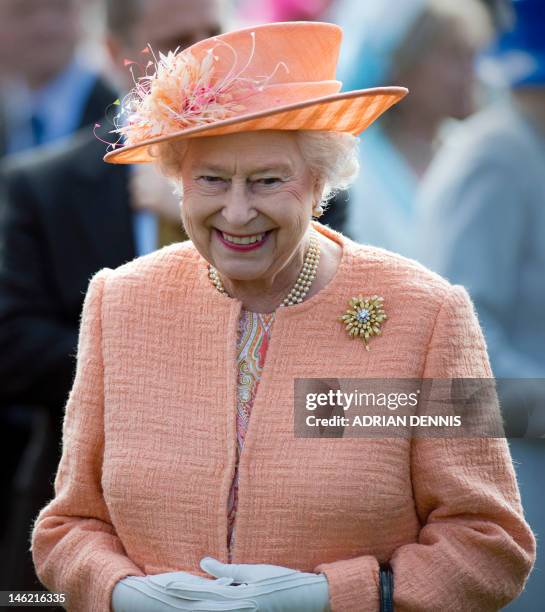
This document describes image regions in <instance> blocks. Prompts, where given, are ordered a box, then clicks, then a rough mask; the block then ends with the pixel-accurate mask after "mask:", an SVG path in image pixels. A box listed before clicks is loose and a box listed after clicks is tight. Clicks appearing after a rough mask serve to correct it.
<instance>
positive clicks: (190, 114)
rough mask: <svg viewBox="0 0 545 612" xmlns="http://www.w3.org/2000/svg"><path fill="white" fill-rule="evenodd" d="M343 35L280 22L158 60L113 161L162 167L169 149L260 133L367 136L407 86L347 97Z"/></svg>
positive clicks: (132, 102) (139, 83) (135, 97)
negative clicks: (341, 61) (155, 149)
mask: <svg viewBox="0 0 545 612" xmlns="http://www.w3.org/2000/svg"><path fill="white" fill-rule="evenodd" d="M341 38H342V30H341V28H340V27H339V26H336V25H334V24H331V23H321V22H320V23H318V22H307V21H302V22H289V23H270V24H266V25H260V26H256V27H252V28H244V29H242V30H236V31H234V32H228V33H226V34H222V35H220V36H214V37H213V38H207V39H206V40H202V41H200V42H198V43H196V44H195V45H192V46H191V47H188V48H187V49H185V50H183V51H179V52H178V50H176V51H171V52H169V53H168V54H166V55H164V54H159V56H158V57H157V56H156V55H155V54H154V52H153V50H152V49H151V48H147V49H146V51H147V53H148V59H149V61H148V65H147V66H146V67H145V69H144V74H143V75H142V76H140V77H138V78H136V77H135V87H134V89H133V90H132V91H131V92H130V93H129V94H128V95H127V96H125V98H124V99H123V100H121V101H120V102H119V103H118V104H119V113H118V115H117V117H116V120H115V126H116V129H115V130H113V133H116V134H117V135H118V137H119V141H121V140H123V141H124V144H123V145H121V144H120V142H118V143H115V144H111V145H110V146H111V147H112V150H111V151H110V152H108V153H107V154H106V155H105V157H104V160H105V161H107V162H110V163H114V164H132V163H144V162H151V161H154V158H153V157H152V155H151V153H150V145H153V144H156V143H159V142H163V141H166V140H180V139H185V138H197V137H202V136H218V135H223V134H232V133H234V132H242V131H256V130H326V131H336V132H347V133H350V134H354V135H356V134H359V133H361V132H362V131H363V130H365V129H366V128H367V127H368V126H369V125H370V124H371V123H373V121H375V120H376V119H377V118H378V117H380V115H382V113H384V112H385V111H386V110H387V109H388V108H390V107H391V106H393V105H394V104H396V103H397V102H399V101H400V100H401V99H402V98H403V97H404V96H405V95H407V93H408V90H407V89H406V88H405V87H375V88H371V89H361V90H357V91H347V92H341V93H340V89H341V86H342V83H340V82H339V81H337V80H335V69H336V65H337V59H338V55H339V47H340V43H341Z"/></svg>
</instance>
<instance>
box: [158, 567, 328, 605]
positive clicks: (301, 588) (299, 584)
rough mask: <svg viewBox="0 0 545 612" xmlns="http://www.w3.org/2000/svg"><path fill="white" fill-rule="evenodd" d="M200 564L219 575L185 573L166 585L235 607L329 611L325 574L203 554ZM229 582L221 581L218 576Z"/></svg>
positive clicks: (183, 594)
mask: <svg viewBox="0 0 545 612" xmlns="http://www.w3.org/2000/svg"><path fill="white" fill-rule="evenodd" d="M200 566H201V568H202V569H203V570H204V571H205V572H208V573H209V574H211V575H212V576H215V577H217V578H218V580H216V581H213V582H209V583H208V584H205V583H202V582H188V581H187V580H185V578H184V577H181V578H180V579H177V580H175V581H173V582H172V583H171V584H170V585H169V588H168V590H169V592H170V593H172V594H174V593H176V594H177V595H179V596H180V597H182V598H185V599H189V600H191V599H194V600H195V599H198V598H202V599H214V600H216V601H218V602H228V601H232V602H234V603H236V604H237V606H238V607H237V608H236V609H238V610H243V609H244V608H243V607H242V606H243V605H247V603H248V602H251V603H253V604H254V605H255V606H256V610H259V612H293V610H298V611H300V612H330V611H331V608H330V606H329V589H328V583H327V578H326V577H325V575H324V574H314V573H306V572H300V571H297V570H293V569H290V568H287V567H282V566H279V565H267V564H255V565H252V564H225V563H220V562H219V561H218V560H216V559H214V558H212V557H204V558H203V559H201V562H200ZM222 578H224V579H229V580H230V582H227V583H222V582H220V581H221V579H222Z"/></svg>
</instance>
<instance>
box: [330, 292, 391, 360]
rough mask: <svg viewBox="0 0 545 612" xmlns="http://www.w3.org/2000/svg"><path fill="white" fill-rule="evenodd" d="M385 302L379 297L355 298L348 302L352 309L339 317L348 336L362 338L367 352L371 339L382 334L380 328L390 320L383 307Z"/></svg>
mask: <svg viewBox="0 0 545 612" xmlns="http://www.w3.org/2000/svg"><path fill="white" fill-rule="evenodd" d="M383 301H384V298H383V297H380V296H379V295H373V296H372V297H362V296H361V295H360V296H358V297H353V298H352V299H350V300H348V305H349V306H350V308H348V310H347V311H346V313H345V314H343V315H342V316H340V317H339V321H340V322H341V323H343V324H344V325H345V328H346V331H347V332H348V335H349V336H350V337H352V338H361V339H362V340H363V342H364V344H365V348H366V349H367V350H369V346H368V343H369V339H370V338H371V337H372V336H379V335H380V334H381V333H382V332H381V329H380V326H381V325H382V322H383V321H385V320H386V319H387V318H388V317H387V316H386V313H385V312H384V308H383V307H382V302H383Z"/></svg>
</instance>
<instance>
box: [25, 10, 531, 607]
mask: <svg viewBox="0 0 545 612" xmlns="http://www.w3.org/2000/svg"><path fill="white" fill-rule="evenodd" d="M340 38H341V32H340V29H339V28H338V27H336V26H333V25H330V24H325V23H321V24H319V23H303V22H301V23H292V24H283V23H276V24H271V25H266V26H259V27H256V28H254V29H245V30H240V31H237V32H232V33H229V34H225V35H222V36H218V37H216V38H214V39H209V40H206V41H203V42H201V43H198V44H196V45H194V46H193V47H191V48H189V50H186V51H185V52H182V53H176V52H173V53H171V54H169V55H167V56H160V57H159V58H158V59H156V58H155V57H154V61H152V62H151V63H152V64H155V71H154V73H153V74H151V75H147V76H144V77H143V78H142V79H140V80H138V81H137V86H136V88H135V91H134V92H133V94H132V96H130V97H129V98H128V99H126V100H124V101H123V102H122V111H121V119H122V121H121V122H120V124H119V132H120V133H121V134H122V135H123V136H124V138H125V141H126V144H125V146H123V147H114V149H113V151H111V152H110V153H108V154H107V156H106V160H107V161H109V162H114V163H132V162H150V161H154V160H155V161H157V162H158V163H159V164H160V166H161V167H162V168H163V170H164V171H165V172H166V173H167V174H168V175H170V176H173V177H174V179H175V180H176V182H177V184H178V185H179V187H180V189H182V188H183V204H182V209H181V210H182V220H183V223H184V226H185V229H186V231H187V234H188V235H189V237H190V239H191V240H190V241H188V242H186V243H182V244H179V243H178V244H173V245H171V246H168V247H165V248H163V249H161V250H159V251H156V252H154V253H151V254H149V255H146V256H144V257H140V258H138V259H136V260H134V261H132V262H129V263H128V264H126V265H124V266H121V267H120V268H117V269H116V270H111V269H104V270H101V271H100V272H98V273H97V274H96V275H95V276H94V278H93V279H92V280H91V283H90V285H89V289H88V292H87V295H86V299H85V304H84V309H83V313H82V319H81V331H80V341H79V347H78V362H77V371H76V377H75V381H74V384H73V388H72V391H71V393H70V396H69V399H68V403H67V406H66V415H65V420H64V430H63V433H64V441H63V454H62V458H61V462H60V464H59V468H58V473H57V477H56V481H55V491H56V495H55V497H54V499H52V500H51V502H50V503H49V504H48V505H47V506H46V507H45V508H43V509H42V511H41V512H40V514H39V516H38V517H37V519H36V522H35V526H34V530H33V534H32V553H33V558H34V562H35V566H36V571H37V574H38V576H39V578H40V580H41V581H42V582H43V584H44V585H46V586H47V587H48V588H49V589H50V590H54V591H56V592H60V593H64V594H65V596H66V603H65V605H67V607H68V609H71V610H74V611H76V612H91V611H92V612H98V611H107V610H110V609H113V610H114V612H121V611H124V610H130V611H131V612H138V611H140V610H141V611H146V612H153V611H155V610H260V611H263V610H266V611H273V610H274V611H286V610H300V611H303V612H304V611H309V612H310V611H313V612H314V611H323V610H332V611H333V612H360V611H362V610H368V611H373V610H377V611H378V610H379V609H383V610H387V609H390V610H391V609H392V605H393V606H395V609H396V610H399V611H409V610H419V611H432V610H433V611H436V610H439V609H444V610H453V611H454V610H456V611H462V610H463V611H466V610H479V611H482V610H496V609H498V608H501V607H502V606H504V605H505V604H506V603H507V602H509V601H510V600H512V599H513V598H514V597H516V596H517V594H518V593H519V592H520V591H521V590H522V588H523V586H524V582H525V580H526V578H527V576H528V574H529V572H530V569H531V567H532V564H533V562H534V558H535V539H534V536H533V534H532V532H531V530H530V529H529V527H528V525H527V523H526V521H525V519H524V514H523V510H522V508H521V503H520V496H519V491H518V487H517V482H516V478H515V473H514V470H513V465H512V461H511V457H510V453H509V448H508V445H507V443H506V440H505V439H504V438H501V437H481V438H456V439H450V438H449V439H445V438H441V439H439V438H427V437H405V436H401V437H394V438H371V437H364V438H351V439H348V438H341V439H339V438H338V437H337V438H336V439H333V438H332V437H314V438H309V437H300V436H296V435H294V380H295V379H298V378H307V379H308V378H323V379H326V378H327V379H330V378H331V377H336V378H339V379H358V378H360V379H361V378H383V379H388V378H393V377H396V378H464V377H468V378H481V377H489V376H491V372H490V365H489V361H488V357H487V353H486V348H485V343H484V340H483V336H482V333H481V330H480V328H479V324H478V321H477V319H476V316H475V313H474V310H473V306H472V303H471V301H470V299H469V297H468V294H467V293H466V291H465V290H464V289H463V288H462V287H460V286H452V285H450V284H449V283H448V282H447V281H446V280H444V279H442V278H441V277H439V276H438V275H436V274H433V273H431V272H429V271H428V270H427V269H425V268H424V267H422V266H420V265H418V264H417V263H416V262H414V261H411V260H408V259H404V258H403V257H401V256H399V255H395V254H393V253H390V252H388V251H385V250H382V249H378V248H373V247H370V246H361V245H358V244H356V243H355V242H353V241H351V240H349V239H348V238H346V237H345V236H343V235H342V234H340V233H337V232H334V231H332V230H331V229H329V228H327V227H326V226H324V225H322V224H320V223H319V222H317V221H313V220H312V217H313V216H315V217H318V216H319V215H320V214H321V211H322V203H323V202H324V200H325V199H327V197H328V196H329V195H330V194H331V193H332V191H334V190H335V189H338V188H342V187H345V186H346V185H347V184H348V183H349V182H350V180H351V178H352V177H353V176H354V174H355V172H356V170H357V164H356V162H355V161H354V160H355V159H356V153H355V141H356V138H355V135H356V134H358V133H360V132H362V131H363V130H364V129H365V128H366V127H367V126H368V125H370V123H372V122H373V121H374V120H375V119H377V118H378V117H379V115H380V114H381V113H382V112H384V111H385V110H386V109H387V108H388V107H389V106H391V105H392V104H394V103H396V102H397V101H399V100H400V99H401V98H402V97H403V96H404V95H405V94H406V93H407V91H406V90H404V89H403V88H396V87H385V88H378V89H370V90H362V91H353V92H345V93H339V89H340V83H339V82H337V81H335V78H334V76H335V63H336V58H337V53H338V48H339V44H340ZM150 52H151V50H150ZM123 115H126V118H125V119H124V117H123ZM352 298H355V299H352ZM349 300H350V307H349V310H348V314H346V315H345V313H346V308H347V301H349ZM350 313H351V314H350ZM343 315H344V316H343ZM347 317H348V319H347ZM350 317H352V319H350ZM366 349H367V350H366ZM490 409H491V410H492V409H493V407H491V408H490Z"/></svg>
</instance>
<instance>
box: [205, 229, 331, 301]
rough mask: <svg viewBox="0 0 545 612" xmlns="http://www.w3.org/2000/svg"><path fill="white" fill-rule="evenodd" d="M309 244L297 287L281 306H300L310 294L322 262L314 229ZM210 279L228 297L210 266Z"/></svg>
mask: <svg viewBox="0 0 545 612" xmlns="http://www.w3.org/2000/svg"><path fill="white" fill-rule="evenodd" d="M309 242H310V244H309V247H308V251H307V253H306V255H305V261H304V263H303V267H302V269H301V272H299V276H298V277H297V280H296V282H295V285H293V287H292V289H291V291H290V292H289V293H288V295H287V296H286V297H285V298H284V299H283V300H282V303H281V304H280V306H293V305H294V304H300V303H301V302H302V301H303V300H304V299H305V297H306V295H307V293H308V292H309V289H310V286H311V285H312V281H313V280H314V279H315V278H316V271H317V270H318V263H319V261H320V242H319V240H318V236H317V234H316V230H315V229H314V228H312V231H311V234H310V239H309ZM208 278H209V279H210V280H211V282H212V284H213V285H214V286H215V287H216V289H217V290H218V291H219V292H220V293H223V294H224V295H228V294H227V291H225V287H224V286H223V283H222V281H221V278H220V277H219V274H218V271H217V270H216V268H214V266H211V265H209V266H208Z"/></svg>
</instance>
